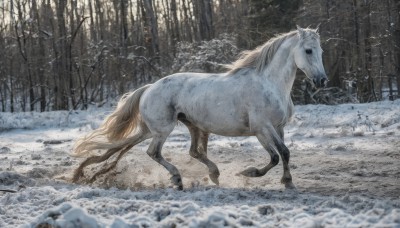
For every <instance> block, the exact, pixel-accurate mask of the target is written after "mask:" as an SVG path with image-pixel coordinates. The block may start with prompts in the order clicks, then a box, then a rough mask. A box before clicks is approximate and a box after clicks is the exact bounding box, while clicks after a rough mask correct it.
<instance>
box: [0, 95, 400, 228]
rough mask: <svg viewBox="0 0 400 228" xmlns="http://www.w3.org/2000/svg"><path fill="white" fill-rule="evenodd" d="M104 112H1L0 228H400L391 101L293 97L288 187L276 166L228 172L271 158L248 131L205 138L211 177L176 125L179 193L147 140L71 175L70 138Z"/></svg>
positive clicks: (398, 108) (398, 106) (399, 169)
mask: <svg viewBox="0 0 400 228" xmlns="http://www.w3.org/2000/svg"><path fill="white" fill-rule="evenodd" d="M109 106H111V105H109ZM110 110H111V107H108V108H102V109H95V108H92V109H90V110H89V111H73V112H49V113H16V114H10V113H0V189H3V190H14V191H15V192H0V227H16V226H24V227H36V226H38V225H42V226H39V227H52V226H53V227H160V226H162V227H176V226H179V227H181V226H185V227H222V226H233V227H235V226H236V227H242V226H252V227H273V226H279V227H400V179H399V177H400V149H399V148H400V100H397V101H394V102H389V101H384V102H376V103H370V104H344V105H339V106H325V105H307V106H297V107H296V113H295V116H294V118H293V121H292V122H291V123H290V125H289V126H287V127H286V129H285V142H286V144H287V146H288V147H289V149H290V150H291V164H290V167H291V172H292V176H293V182H294V184H295V185H296V186H297V191H293V190H285V189H284V187H283V185H282V184H280V183H279V182H280V178H281V176H282V164H281V163H280V164H279V165H278V166H276V167H274V168H273V169H272V170H271V171H270V172H269V173H267V174H266V175H265V176H264V177H259V178H248V177H244V176H241V175H238V173H239V172H240V171H242V170H244V169H245V168H246V167H249V166H256V167H262V166H264V165H265V164H266V163H268V162H269V155H268V153H267V152H265V151H264V150H263V149H262V147H261V146H260V144H259V143H258V142H257V140H256V139H255V138H254V137H238V138H229V137H221V136H216V135H211V137H210V141H209V147H208V148H209V151H208V154H209V157H210V158H211V160H213V161H214V162H215V163H216V164H217V165H218V167H219V169H220V171H221V176H220V185H219V186H215V185H214V184H213V183H212V182H211V181H210V180H209V178H208V171H207V168H206V167H205V166H204V165H203V164H201V163H199V162H198V161H197V160H194V159H192V158H191V157H190V156H189V154H188V150H189V146H190V136H189V133H188V131H187V130H186V129H185V128H184V126H177V128H176V130H175V131H174V132H173V133H172V135H171V136H170V137H169V139H168V142H167V143H166V145H165V146H164V150H163V154H164V156H165V157H166V159H168V160H169V161H171V162H172V163H173V164H175V165H176V166H177V167H178V169H179V170H180V171H181V174H182V176H183V182H184V188H185V189H184V190H183V191H177V190H175V189H173V188H171V187H170V185H171V183H170V180H169V175H168V172H167V171H166V170H165V169H164V168H163V167H161V166H160V165H158V164H157V163H156V162H154V161H153V160H151V159H150V158H149V157H148V156H147V154H146V152H145V151H146V149H147V145H148V143H149V142H148V141H146V142H143V143H141V144H140V145H138V146H136V147H134V148H133V149H132V151H131V152H130V153H129V154H127V155H126V156H125V157H124V158H123V159H122V160H121V161H120V163H119V165H118V166H117V168H116V169H115V170H114V171H112V172H111V173H109V174H107V175H106V176H104V177H102V178H99V179H98V180H97V181H96V182H95V183H94V184H93V185H91V186H88V185H75V184H71V183H70V182H68V179H69V178H70V177H71V173H72V171H73V169H74V168H75V167H76V166H77V165H78V164H79V162H80V161H81V159H80V158H74V157H71V156H70V152H71V148H72V146H73V143H74V141H75V140H76V139H77V138H78V137H80V136H83V135H84V134H87V133H88V132H90V131H91V130H92V129H94V128H96V127H98V126H99V124H100V123H101V121H102V120H103V119H104V117H105V115H107V113H109V112H110ZM89 171H90V168H89ZM87 172H88V170H87ZM46 224H50V225H52V226H49V225H47V226H46Z"/></svg>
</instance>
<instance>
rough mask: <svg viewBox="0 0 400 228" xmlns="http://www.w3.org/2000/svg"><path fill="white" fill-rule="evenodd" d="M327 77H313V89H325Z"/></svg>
mask: <svg viewBox="0 0 400 228" xmlns="http://www.w3.org/2000/svg"><path fill="white" fill-rule="evenodd" d="M328 81H329V80H328V77H326V75H323V76H319V77H318V76H317V77H314V79H313V83H314V85H315V87H317V88H323V87H326V85H327V84H328Z"/></svg>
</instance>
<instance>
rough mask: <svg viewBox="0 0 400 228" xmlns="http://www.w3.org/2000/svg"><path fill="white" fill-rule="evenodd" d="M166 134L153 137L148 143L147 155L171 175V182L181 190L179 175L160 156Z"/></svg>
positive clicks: (172, 166) (174, 168) (176, 170)
mask: <svg viewBox="0 0 400 228" xmlns="http://www.w3.org/2000/svg"><path fill="white" fill-rule="evenodd" d="M168 135H169V133H168V134H155V135H153V140H152V141H151V143H150V146H149V148H148V149H147V154H148V155H149V156H150V157H151V158H152V159H153V160H155V161H156V162H158V163H159V164H161V165H162V166H164V167H165V168H166V169H167V170H168V172H169V173H170V174H171V175H172V177H171V181H172V183H173V184H174V185H176V186H177V187H178V189H179V190H182V189H183V184H182V177H181V174H180V173H179V171H178V169H177V168H176V167H175V166H174V165H172V164H171V163H169V162H168V161H166V160H165V159H164V157H163V156H162V155H161V148H162V146H163V144H164V142H165V140H166V139H167V137H168Z"/></svg>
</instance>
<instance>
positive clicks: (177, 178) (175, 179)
mask: <svg viewBox="0 0 400 228" xmlns="http://www.w3.org/2000/svg"><path fill="white" fill-rule="evenodd" d="M171 181H172V183H173V184H174V185H175V186H176V189H178V190H183V184H182V178H181V176H180V175H173V176H172V177H171Z"/></svg>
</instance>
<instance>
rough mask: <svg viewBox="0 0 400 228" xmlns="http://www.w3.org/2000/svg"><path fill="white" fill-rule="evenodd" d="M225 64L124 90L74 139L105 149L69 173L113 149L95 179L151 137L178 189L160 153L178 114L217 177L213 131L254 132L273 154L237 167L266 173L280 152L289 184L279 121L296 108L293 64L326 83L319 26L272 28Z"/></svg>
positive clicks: (83, 147)
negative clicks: (211, 151)
mask: <svg viewBox="0 0 400 228" xmlns="http://www.w3.org/2000/svg"><path fill="white" fill-rule="evenodd" d="M229 68H230V71H228V72H227V73H223V74H200V73H179V74H174V75H170V76H167V77H164V78H162V79H160V80H158V81H157V82H155V83H154V84H151V85H146V86H144V87H141V88H139V89H137V90H136V91H134V92H132V93H129V94H126V95H125V96H124V97H123V98H122V99H121V101H120V102H119V104H118V107H117V108H116V110H115V111H114V112H113V113H112V114H111V115H110V116H108V117H107V119H106V120H105V122H104V123H103V125H102V126H101V127H100V128H99V129H97V130H95V131H94V132H93V133H91V134H90V135H88V136H86V137H85V138H83V139H81V140H80V141H78V143H77V144H76V147H75V154H78V155H82V154H87V153H89V152H90V151H93V150H99V149H105V150H107V152H106V153H104V154H103V155H98V156H95V155H92V156H91V157H89V158H87V159H86V160H85V161H84V162H83V163H82V164H81V165H80V166H79V167H78V169H77V170H76V171H75V174H74V178H73V181H75V182H76V181H79V179H80V178H81V177H83V168H85V167H86V166H88V165H90V164H93V163H99V162H103V161H105V160H107V159H109V158H110V157H111V156H112V155H115V156H114V157H116V158H115V159H114V161H113V162H111V163H110V164H109V166H108V167H104V168H103V169H101V170H100V171H99V172H97V173H96V174H95V175H94V176H93V177H92V178H91V179H90V181H93V180H95V178H96V177H97V176H98V175H100V174H103V173H105V172H107V171H109V170H111V169H112V168H114V167H115V166H116V164H117V162H118V160H119V159H120V158H121V157H122V156H123V155H124V154H125V153H126V152H127V151H128V150H129V149H130V148H132V147H133V146H134V145H136V144H138V143H140V142H142V141H144V140H145V139H149V138H152V141H151V143H150V146H149V148H148V150H147V154H148V155H150V157H151V158H152V159H154V160H155V161H156V162H158V163H159V164H161V165H163V166H164V167H165V168H166V169H167V170H168V171H169V172H170V174H171V175H172V177H171V180H172V182H173V184H174V185H176V186H177V187H178V188H179V189H182V188H183V186H182V178H181V175H180V173H179V171H178V169H177V168H176V167H175V166H174V165H172V164H171V163H169V162H168V161H166V160H165V159H164V158H163V156H162V155H161V148H162V146H163V144H164V142H165V140H166V139H167V137H168V135H169V134H170V133H171V132H172V130H173V129H174V127H175V126H176V123H177V121H180V122H182V123H184V124H185V125H186V126H187V127H188V128H189V131H190V135H191V138H192V142H191V147H190V151H189V154H190V155H191V156H192V157H194V158H196V159H198V160H199V161H200V162H202V163H204V164H205V165H206V166H207V167H208V169H209V176H210V179H211V180H212V181H213V182H214V183H216V184H218V183H219V182H218V177H219V175H220V173H219V170H218V167H217V166H216V165H215V163H213V162H212V161H211V160H209V159H208V158H207V142H208V136H209V134H210V133H213V134H218V135H223V136H256V137H257V139H258V140H259V142H260V143H261V144H262V146H263V147H264V148H265V150H267V151H268V153H269V154H270V156H271V161H270V162H269V164H267V165H266V166H265V167H263V168H261V169H258V168H254V167H251V168H248V169H246V170H244V171H242V172H241V174H243V175H244V176H248V177H259V176H263V175H265V174H266V173H267V172H268V171H269V170H270V169H271V168H272V167H274V166H276V165H277V164H278V162H279V156H278V153H279V154H280V156H281V158H282V162H283V170H284V173H283V177H282V179H281V182H282V183H283V184H285V186H286V188H294V185H293V183H292V176H291V174H290V170H289V157H290V153H289V150H288V148H287V147H286V146H285V144H284V139H283V138H284V136H283V128H284V126H285V124H286V123H287V122H288V121H289V119H290V117H291V116H292V114H293V103H292V100H291V97H290V91H291V88H292V86H293V82H294V79H295V75H296V69H297V68H299V69H301V70H302V71H303V72H304V73H305V74H306V75H307V77H308V78H310V79H311V80H312V81H313V82H314V84H315V86H317V87H323V86H325V85H326V83H327V76H326V74H325V70H324V67H323V64H322V49H321V46H320V40H319V35H318V33H317V30H312V29H303V28H300V27H298V28H297V30H295V31H291V32H289V33H286V34H282V35H279V36H276V37H275V38H273V39H271V40H269V41H268V42H267V43H265V44H264V45H262V46H260V47H258V48H257V49H255V50H253V51H248V52H245V53H244V54H243V55H242V57H241V58H240V59H238V60H237V61H236V62H234V63H233V64H231V65H229ZM132 132H133V133H132ZM104 137H107V138H108V142H105V141H106V140H104V139H103V138H104ZM277 152H278V153H277ZM118 153H119V154H118ZM117 154H118V155H117Z"/></svg>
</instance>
